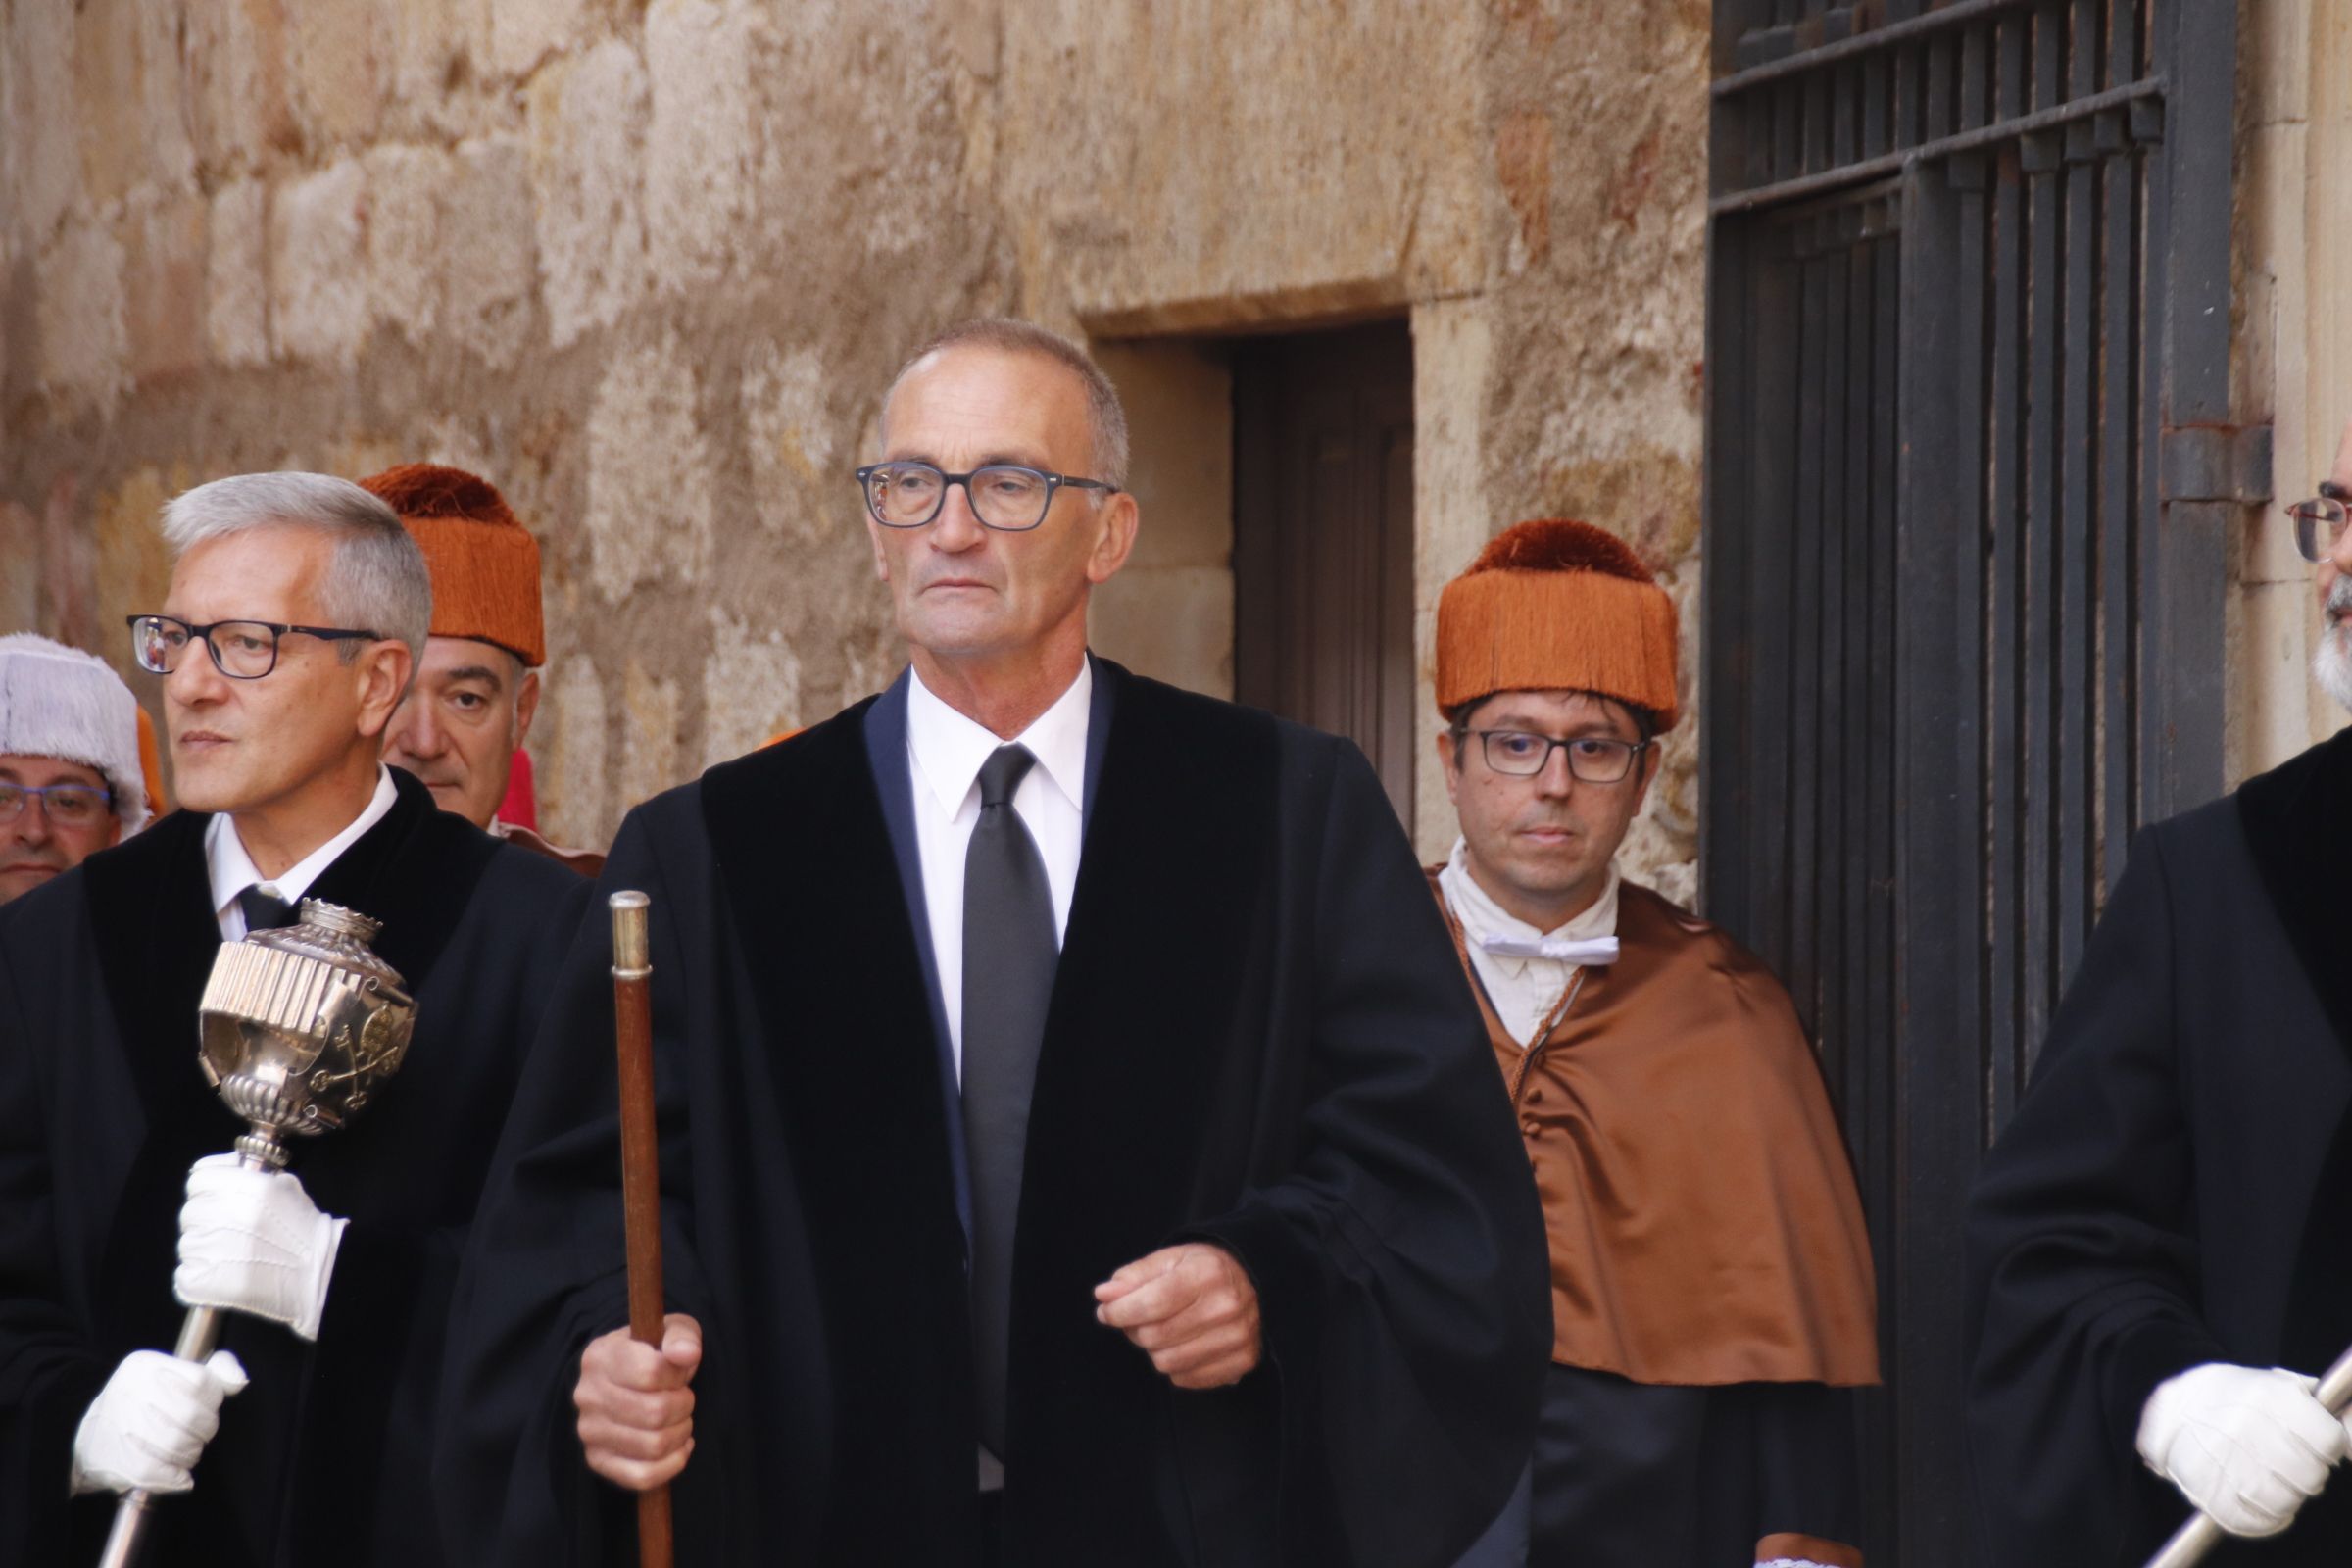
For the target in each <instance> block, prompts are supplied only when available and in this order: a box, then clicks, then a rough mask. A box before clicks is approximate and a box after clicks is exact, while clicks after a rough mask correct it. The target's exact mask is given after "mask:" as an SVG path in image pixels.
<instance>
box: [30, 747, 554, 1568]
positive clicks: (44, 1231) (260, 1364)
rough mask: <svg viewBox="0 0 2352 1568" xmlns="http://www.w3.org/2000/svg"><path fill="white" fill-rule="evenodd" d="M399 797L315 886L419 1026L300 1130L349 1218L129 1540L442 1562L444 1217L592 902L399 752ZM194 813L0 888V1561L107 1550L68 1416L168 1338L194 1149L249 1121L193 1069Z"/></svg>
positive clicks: (213, 948) (198, 1152)
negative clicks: (324, 1268)
mask: <svg viewBox="0 0 2352 1568" xmlns="http://www.w3.org/2000/svg"><path fill="white" fill-rule="evenodd" d="M392 777H393V781H394V785H395V788H396V790H397V796H398V798H397V800H396V801H395V803H394V805H393V806H392V809H391V810H390V812H389V813H388V814H387V815H385V816H384V817H383V818H382V819H381V820H380V821H378V822H376V823H375V824H374V825H373V826H372V827H371V828H369V829H368V831H367V832H366V833H364V834H363V835H362V836H361V837H360V838H359V839H357V840H356V841H355V842H354V843H353V844H352V845H351V847H350V848H349V849H347V850H346V851H344V853H343V854H342V855H341V856H340V857H339V858H337V859H336V860H335V861H334V862H333V863H332V864H330V865H329V866H328V867H327V868H326V869H325V870H324V871H323V872H321V873H320V874H319V878H318V880H317V881H316V882H315V883H314V884H312V886H311V887H310V888H309V890H308V893H307V896H308V897H311V898H318V899H324V900H327V901H329V902H332V903H335V904H341V905H344V906H347V907H351V908H354V909H357V910H359V911H361V912H362V913H364V914H367V915H368V916H370V917H371V918H373V919H376V920H379V921H381V922H382V924H383V929H382V932H381V934H380V935H379V936H378V937H377V938H376V939H375V941H374V942H373V943H372V944H371V946H372V947H373V948H374V950H375V951H376V952H377V953H378V954H380V955H381V956H383V958H384V959H385V960H386V961H387V962H389V963H390V964H391V965H392V966H393V967H394V968H395V969H397V970H399V971H400V973H401V975H402V976H403V977H404V978H405V979H406V980H407V982H408V984H409V986H410V988H411V992H412V994H413V995H414V996H415V998H416V1001H417V1029H416V1034H415V1037H414V1039H413V1041H412V1044H411V1047H410V1050H409V1053H408V1056H407V1059H406V1060H405V1061H404V1063H403V1064H402V1067H401V1069H400V1072H399V1074H398V1076H396V1077H395V1078H394V1079H393V1080H392V1081H391V1083H390V1084H389V1085H388V1086H387V1087H386V1088H385V1090H384V1093H383V1096H382V1098H381V1100H380V1101H379V1102H378V1103H376V1104H374V1105H371V1106H369V1107H368V1110H367V1112H366V1114H364V1115H362V1116H360V1117H358V1118H357V1119H356V1120H355V1121H354V1122H353V1123H352V1125H351V1126H350V1127H349V1128H347V1129H345V1130H343V1131H341V1132H336V1133H332V1134H328V1135H326V1136H323V1137H320V1138H318V1139H315V1140H314V1139H296V1140H293V1141H292V1142H293V1145H294V1150H293V1153H294V1158H293V1164H292V1166H291V1169H292V1170H293V1172H294V1174H295V1175H296V1176H297V1177H298V1178H299V1179H300V1180H301V1182H302V1184H303V1186H304V1188H305V1189H306V1190H307V1191H308V1192H309V1193H310V1195H311V1196H312V1198H313V1199H314V1200H315V1201H317V1203H318V1205H319V1207H320V1208H321V1209H322V1210H325V1211H327V1212H329V1213H333V1214H337V1215H341V1216H346V1217H348V1218H349V1219H350V1221H351V1224H350V1226H349V1228H348V1229H347V1230H346V1231H345V1233H344V1236H343V1240H342V1244H341V1247H340V1249H339V1251H338V1253H337V1255H336V1259H335V1265H334V1273H333V1277H332V1282H331V1288H330V1291H329V1294H328V1297H327V1302H326V1310H325V1316H324V1319H323V1322H322V1324H321V1326H320V1329H319V1338H318V1341H317V1343H316V1344H307V1345H306V1344H305V1343H303V1342H302V1341H300V1340H298V1339H297V1338H295V1336H294V1335H293V1334H292V1333H291V1332H289V1331H288V1330H287V1329H285V1328H284V1327H282V1326H280V1325H278V1324H275V1323H270V1322H266V1321H263V1320H260V1319H258V1318H253V1317H247V1316H244V1315H242V1314H239V1313H234V1312H232V1313H228V1314H225V1316H224V1328H223V1332H222V1336H221V1344H222V1346H223V1347H224V1348H228V1349H229V1350H232V1351H233V1352H234V1353H235V1354H236V1355H237V1357H238V1358H239V1360H241V1361H242V1362H243V1363H244V1366H245V1369H246V1371H247V1372H248V1373H249V1374H250V1376H251V1379H252V1382H251V1385H250V1386H249V1387H248V1388H246V1389H245V1390H244V1392H243V1393H241V1394H238V1395H236V1396H234V1397H231V1398H229V1399H228V1400H227V1401H226V1402H225V1403H223V1404H222V1405H221V1429H220V1432H219V1435H218V1436H217V1437H215V1438H214V1439H213V1441H212V1442H211V1443H210V1444H209V1445H208V1446H206V1448H205V1451H204V1455H203V1458H202V1461H201V1462H200V1463H198V1464H197V1466H196V1467H195V1478H196V1485H195V1489H194V1491H192V1492H190V1493H187V1494H184V1495H172V1496H167V1497H164V1498H162V1499H160V1500H159V1502H158V1503H157V1505H156V1506H157V1515H156V1520H155V1524H154V1526H153V1529H152V1532H151V1541H150V1545H149V1549H148V1553H147V1556H146V1559H145V1560H146V1561H147V1562H148V1563H149V1564H151V1565H154V1568H182V1565H190V1564H239V1565H245V1564H271V1565H276V1568H310V1565H317V1564H326V1563H370V1564H385V1565H391V1564H400V1565H404V1568H413V1565H417V1564H427V1565H429V1564H432V1563H435V1562H438V1561H440V1560H441V1554H440V1550H439V1544H438V1541H437V1539H436V1538H437V1534H438V1532H437V1531H436V1529H435V1526H434V1512H433V1501H432V1496H431V1494H430V1491H429V1488H428V1481H427V1474H426V1457H425V1456H426V1445H427V1444H428V1442H429V1439H430V1432H431V1427H432V1397H433V1394H434V1391H435V1388H436V1384H437V1376H436V1374H437V1369H438V1366H439V1361H440V1351H441V1346H442V1330H443V1326H444V1323H445V1318H446V1311H447V1303H448V1300H449V1295H450V1291H451V1289H452V1287H453V1284H454V1282H455V1277H456V1273H457V1264H458V1254H459V1250H460V1249H459V1243H460V1240H461V1238H462V1237H463V1235H464V1231H465V1227H466V1224H467V1222H468V1221H469V1220H470V1218H471V1217H472V1213H473V1208H474V1201H475V1199H476V1197H477V1195H478V1194H479V1192H480V1190H481V1183H482V1176H483V1172H484V1170H485V1168H486V1167H487V1165H488V1163H489V1159H490V1153H491V1151H492V1149H493V1147H494V1146H495V1143H496V1139H497V1133H498V1127H499V1124H500V1122H501V1120H502V1118H503V1116H504V1114H505V1111H506V1108H507V1103H508V1100H509V1098H510V1096H511V1095H512V1093H513V1087H514V1081H515V1075H516V1072H517V1070H518V1066H519V1061H520V1057H521V1054H522V1052H521V1043H522V1042H523V1041H525V1040H526V1039H527V1037H528V1034H529V1031H530V1028H531V1022H532V1008H533V1006H534V1005H535V1003H536V1002H537V1001H538V1000H539V999H541V998H543V997H544V996H545V995H546V994H547V993H548V991H549V990H550V988H551V986H552V983H553V978H554V972H555V968H556V965H557V963H558V962H559V960H560V959H561V957H562V956H563V953H564V949H565V947H566V946H567V945H568V943H569V939H570V934H571V932H572V931H573V930H574V929H575V928H576V926H577V925H578V922H579V918H580V914H581V911H582V910H583V908H584V907H585V905H586V901H587V897H588V889H587V886H586V884H585V883H583V882H582V881H581V879H580V878H579V877H577V876H576V875H574V874H573V873H571V872H569V871H566V870H564V868H563V867H562V866H559V865H557V864H555V863H554V862H553V861H550V860H546V859H543V858H540V857H538V856H535V855H532V854H530V853H528V852H527V851H524V850H520V849H515V848H512V847H508V846H505V845H502V844H501V843H499V841H497V840H496V839H493V838H491V837H490V836H489V835H487V834H485V833H483V832H482V831H481V830H479V829H478V828H476V827H474V826H473V825H472V824H471V823H469V822H466V821H465V820H464V819H463V818H461V817H458V816H454V815H451V814H450V813H448V812H445V811H442V810H439V809H436V808H435V806H434V804H433V799H432V796H431V795H430V794H429V793H428V792H427V791H426V790H425V788H424V787H423V786H422V785H421V784H418V783H417V781H416V780H415V779H413V778H411V777H409V776H408V775H407V774H405V773H401V772H398V771H397V770H396V771H395V772H394V773H393V775H392ZM210 820H212V819H211V817H209V816H208V815H206V814H204V813H201V812H195V811H181V812H178V813H176V814H174V815H172V816H169V817H166V818H164V819H162V820H161V821H159V822H157V823H156V824H155V825H154V826H153V827H151V828H149V829H148V830H147V831H146V832H144V833H141V834H140V835H139V836H138V837H136V838H133V839H130V840H128V841H126V842H125V843H123V846H122V847H121V848H119V849H114V850H109V851H106V852H104V853H102V854H99V855H96V856H93V857H91V858H89V859H88V860H87V861H85V862H83V864H82V865H81V866H80V867H78V868H77V869H75V870H73V871H70V872H67V873H66V874H65V875H63V876H60V877H58V878H57V879H56V880H55V881H54V882H52V883H51V884H49V885H47V886H45V887H42V888H40V889H38V890H36V891H34V892H33V893H30V894H28V895H26V896H25V897H24V898H22V899H19V900H16V901H15V902H13V903H11V904H10V905H8V906H7V907H4V908H0V1563H4V1564H9V1565H12V1568H13V1565H18V1564H23V1565H26V1568H57V1565H60V1564H74V1563H88V1562H94V1561H96V1560H97V1555H98V1550H99V1546H100V1544H101V1543H102V1542H103V1540H104V1538H105V1534H106V1530H107V1526H108V1523H109V1521H110V1520H111V1518H112V1516H113V1514H114V1511H115V1504H116V1500H117V1499H116V1495H115V1494H113V1493H112V1492H100V1493H97V1494H95V1495H84V1496H80V1497H75V1498H72V1499H71V1500H69V1498H68V1495H67V1493H68V1486H67V1480H68V1472H69V1468H70V1464H71V1455H72V1449H73V1437H74V1431H75V1428H76V1425H77V1424H78V1423H79V1422H80V1421H81V1419H82V1415H83V1412H84V1411H85V1410H87V1409H88V1408H89V1406H90V1403H91V1401H92V1399H93V1398H95V1397H96V1396H97V1394H98V1392H99V1390H100V1388H101V1387H102V1386H104V1385H105V1384H106V1382H107V1379H108V1375H109V1374H110V1373H111V1372H112V1371H113V1370H114V1368H115V1366H116V1364H117V1363H118V1362H119V1361H120V1360H121V1359H122V1358H123V1356H124V1355H125V1354H126V1353H128V1352H129V1351H131V1350H134V1349H139V1348H170V1347H171V1345H172V1340H173V1339H174V1337H175V1336H176V1335H177V1333H178V1329H179V1322H180V1317H181V1314H182V1310H183V1309H182V1308H181V1307H180V1306H179V1305H178V1304H177V1303H176V1302H175V1301H174V1300H173V1299H172V1271H173V1264H174V1247H175V1242H176V1238H177V1234H178V1232H177V1221H178V1216H179V1211H180V1203H181V1196H182V1187H183V1184H184V1183H185V1182H186V1180H187V1177H188V1167H189V1165H190V1163H191V1162H193V1161H194V1160H196V1159H198V1158H199V1157H201V1156H203V1155H207V1154H217V1153H221V1152H224V1151H226V1150H228V1149H229V1148H230V1146H231V1145H232V1144H233V1143H234V1142H235V1141H236V1138H237V1136H238V1134H239V1133H241V1132H242V1131H244V1127H243V1124H242V1123H240V1122H239V1121H238V1120H237V1119H236V1118H235V1117H234V1116H232V1115H231V1114H230V1113H229V1112H228V1110H227V1109H226V1108H225V1107H224V1106H223V1105H222V1104H221V1102H220V1100H219V1099H218V1098H217V1097H216V1096H215V1094H214V1093H213V1091H212V1090H211V1089H210V1088H208V1087H207V1086H206V1084H205V1081H204V1077H203V1074H202V1073H201V1071H200V1070H199V1069H198V1066H197V1059H196V1036H197V1005H198V1002H199V1000H200V997H201V995H202V992H203V989H204V982H205V978H206V976H207V974H208V973H209V972H210V971H211V968H212V963H213V956H214V955H215V953H217V952H218V951H219V949H220V946H221V931H220V927H219V926H218V924H217V923H216V921H215V917H214V911H213V909H212V907H211V905H212V897H211V891H210V884H209V882H208V878H207V870H206V858H205V847H204V840H205V827H206V824H207V823H208V822H209V821H210Z"/></svg>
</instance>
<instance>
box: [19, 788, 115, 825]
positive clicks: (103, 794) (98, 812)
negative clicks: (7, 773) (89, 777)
mask: <svg viewBox="0 0 2352 1568" xmlns="http://www.w3.org/2000/svg"><path fill="white" fill-rule="evenodd" d="M34 801H38V802H39V803H40V805H41V811H42V814H44V815H45V816H47V817H48V818H49V825H50V826H52V827H88V826H89V825H90V824H91V823H93V822H95V821H97V820H98V819H99V818H100V817H102V816H104V815H106V813H107V812H108V811H109V810H111V809H113V808H114V804H115V792H114V791H113V790H108V789H100V788H99V787H98V786H97V785H95V784H43V785H41V786H39V787H38V788H35V787H34V786H32V785H30V784H10V783H7V782H5V781H0V822H14V821H15V820H16V819H17V818H18V817H20V816H23V815H24V814H25V807H26V806H28V805H30V804H31V803H32V802H34Z"/></svg>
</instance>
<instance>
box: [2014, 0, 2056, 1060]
mask: <svg viewBox="0 0 2352 1568" xmlns="http://www.w3.org/2000/svg"><path fill="white" fill-rule="evenodd" d="M2065 33H2066V14H2065V10H2064V8H2063V6H2048V7H2044V8H2043V9H2042V10H2040V11H2039V12H2037V13H2035V15H2034V103H2035V107H2037V108H2039V107H2044V106H2045V103H2054V102H2055V101H2056V99H2057V95H2058V94H2059V92H2060V91H2061V90H2062V86H2063V77H2062V75H2061V71H2062V69H2063V65H2064V47H2065ZM2025 156H2026V158H2027V159H2028V160H2029V161H2028V162H2027V163H2026V165H2025V168H2026V172H2027V192H2028V202H2029V206H2030V209H2031V210H2030V214H2029V216H2028V220H2027V221H2028V223H2029V225H2030V226H2029V230H2028V232H2029V241H2028V251H2027V254H2028V256H2029V257H2030V262H2029V268H2030V270H2029V273H2028V278H2027V303H2026V363H2027V371H2026V400H2027V407H2026V486H2025V515H2024V522H2025V537H2024V549H2025V573H2026V585H2025V603H2024V606H2023V612H2024V613H2023V625H2024V629H2025V639H2024V669H2023V674H2024V677H2025V705H2024V714H2023V723H2022V724H2021V726H2020V734H2019V736H2018V755H2019V759H2020V761H2021V763H2022V766H2023V771H2024V788H2023V791H2022V795H2023V799H2022V801H2021V803H2020V804H2021V806H2022V808H2023V826H2024V843H2023V846H2022V851H2023V856H2024V877H2023V879H2022V887H2021V891H2022V894H2023V897H2022V900H2021V903H2022V906H2023V907H2022V911H2021V912H2022V914H2023V919H2022V921H2021V922H2020V923H2021V930H2020V934H2019V940H2020V944H2021V948H2022V953H2023V963H2022V965H2021V967H2022V970H2023V973H2022V974H2021V976H2020V997H2019V1000H2020V1003H2021V1004H2022V1014H2023V1015H2022V1017H2021V1018H2020V1020H2019V1027H2020V1031H2021V1033H2022V1034H2023V1036H2024V1044H2025V1048H2026V1052H2027V1055H2028V1059H2029V1066H2030V1064H2031V1059H2032V1057H2033V1056H2034V1054H2035V1053H2037V1052H2038V1051H2039V1050H2040V1044H2041V1037H2042V1034H2043V1032H2044V1030H2045V1028H2046V1027H2047V1025H2048V1021H2049V1013H2050V1005H2051V999H2052V992H2053V990H2054V984H2053V982H2054V976H2053V974H2052V971H2051V959H2052V957H2053V956H2054V955H2055V954H2056V951H2057V944H2056V939H2055V934H2054V932H2053V930H2052V921H2053V919H2054V918H2055V916H2056V913H2057V900H2056V897H2055V889H2054V887H2053V885H2052V884H2053V876H2052V873H2053V869H2054V867H2055V864H2056V859H2057V849H2058V845H2057V835H2056V831H2055V828H2056V816H2057V813H2056V810H2055V805H2056V802H2055V800H2054V796H2055V794H2056V790H2057V780H2058V759H2057V757H2056V756H2055V750H2056V748H2055V745H2054V741H2055V731H2056V728H2057V720H2058V715H2057V713H2056V712H2055V711H2054V709H2055V699H2056V692H2055V689H2054V678H2055V675H2056V670H2057V662H2058V660H2057V650H2056V648H2055V646H2054V643H2055V633H2056V630H2057V586H2058V532H2059V529H2060V528H2061V527H2062V526H2063V517H2062V516H2061V515H2060V513H2059V494H2058V479H2057V459H2058V453H2057V442H2058V400H2059V396H2060V380H2061V371H2062V367H2061V365H2060V362H2059V332H2060V330H2061V322H2060V320H2059V316H2058V312H2059V306H2060V304H2061V302H2062V298H2063V294H2062V272H2061V268H2062V265H2063V262H2064V250H2063V246H2062V236H2063V229H2062V227H2061V224H2062V222H2063V221H2064V211H2063V208H2062V207H2061V205H2060V194H2061V193H2060V190H2059V177H2060V176H2059V173H2058V167H2057V161H2056V160H2057V147H2056V145H2055V138H2049V137H2029V138H2028V139H2027V142H2026V146H2025Z"/></svg>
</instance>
